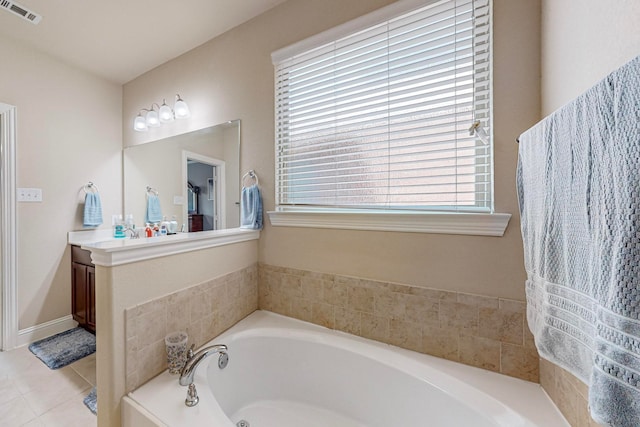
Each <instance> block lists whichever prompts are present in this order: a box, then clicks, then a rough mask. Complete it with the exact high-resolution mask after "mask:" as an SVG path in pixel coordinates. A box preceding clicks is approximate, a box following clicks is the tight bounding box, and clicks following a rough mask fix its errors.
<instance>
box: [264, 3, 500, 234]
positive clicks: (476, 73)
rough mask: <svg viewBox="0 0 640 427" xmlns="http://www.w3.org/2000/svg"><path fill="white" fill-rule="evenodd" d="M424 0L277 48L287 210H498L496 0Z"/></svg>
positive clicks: (279, 183) (281, 202)
mask: <svg viewBox="0 0 640 427" xmlns="http://www.w3.org/2000/svg"><path fill="white" fill-rule="evenodd" d="M411 3H412V4H414V5H415V3H416V2H415V1H413V2H411ZM420 3H421V6H420V8H418V9H415V7H414V9H413V10H411V11H409V12H407V11H406V7H407V6H404V7H405V11H403V12H402V13H401V14H399V13H398V5H402V4H405V5H406V4H407V2H403V1H401V2H398V4H395V3H394V4H393V5H392V7H389V8H386V9H383V10H382V11H379V12H378V13H374V14H372V15H371V16H369V15H368V16H367V17H363V18H362V19H360V20H359V21H357V22H354V23H348V24H346V26H343V27H339V28H338V29H334V30H330V31H329V32H327V33H323V34H322V35H320V36H318V37H316V38H315V40H314V38H312V39H310V40H307V41H303V42H301V43H299V44H297V45H294V46H291V47H289V48H285V49H282V50H281V51H278V52H275V53H274V54H273V61H274V65H275V71H276V77H275V80H276V81H275V86H276V87H275V90H276V106H275V107H276V108H275V109H276V201H277V205H278V209H280V210H286V209H292V208H294V209H295V208H302V209H304V210H314V209H321V210H324V211H326V210H327V209H330V210H332V211H338V212H339V211H343V212H353V211H354V209H356V210H366V211H372V212H434V211H435V212H482V213H491V212H492V211H493V198H492V193H493V167H492V146H491V137H490V135H491V84H490V81H491V70H490V64H491V61H490V44H491V43H490V41H491V34H490V31H491V22H490V9H491V7H490V0H443V1H436V2H429V3H428V4H427V5H426V6H425V2H420ZM400 7H402V6H400ZM385 14H386V15H389V14H393V17H388V16H386V17H384V18H383V19H381V15H385ZM372 21H374V22H375V23H374V24H372ZM362 22H365V23H366V25H363V24H362ZM336 34H338V35H337V36H336ZM505 225H506V224H505Z"/></svg>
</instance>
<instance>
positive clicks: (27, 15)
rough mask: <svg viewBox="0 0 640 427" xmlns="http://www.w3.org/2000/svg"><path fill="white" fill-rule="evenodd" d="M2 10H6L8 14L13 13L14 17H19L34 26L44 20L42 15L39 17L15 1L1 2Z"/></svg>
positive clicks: (6, 0)
mask: <svg viewBox="0 0 640 427" xmlns="http://www.w3.org/2000/svg"><path fill="white" fill-rule="evenodd" d="M0 9H5V10H6V11H7V12H11V13H13V14H14V15H18V16H19V17H21V18H22V19H25V20H27V21H29V22H31V23H32V24H37V23H39V22H40V20H41V19H42V15H38V14H37V13H35V12H32V11H30V10H29V9H27V8H26V7H24V6H22V5H21V4H19V3H16V2H15V1H13V0H11V1H10V0H0Z"/></svg>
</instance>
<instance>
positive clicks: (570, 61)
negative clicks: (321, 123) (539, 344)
mask: <svg viewBox="0 0 640 427" xmlns="http://www.w3.org/2000/svg"><path fill="white" fill-rule="evenodd" d="M638 17H640V2H637V1H618V0H586V1H585V0H564V1H557V0H543V1H542V23H541V25H542V55H541V69H542V87H541V97H542V115H543V116H546V115H548V114H550V113H552V112H553V111H555V110H556V109H558V108H560V107H562V106H563V105H564V104H566V103H568V102H570V101H571V100H573V99H574V98H576V97H577V96H579V95H580V94H582V93H583V92H584V91H586V90H587V89H589V88H590V87H591V86H593V85H594V84H595V83H597V82H598V81H599V80H601V79H602V78H604V77H605V76H606V75H607V74H609V73H610V72H611V71H613V70H615V69H616V68H618V67H620V66H621V65H623V64H624V63H626V62H628V61H629V60H631V59H632V58H634V57H635V56H637V55H638V54H640V32H639V31H638V25H637V24H638ZM540 377H541V378H540V382H541V384H542V386H543V388H544V389H545V390H546V391H547V393H548V394H549V396H550V397H551V398H552V400H553V401H554V402H555V403H556V404H557V405H558V407H559V408H560V410H561V411H562V413H563V414H564V415H565V417H566V418H567V420H568V421H569V422H570V423H571V425H572V426H596V425H597V424H596V423H595V422H594V421H593V420H592V419H591V417H590V416H589V413H588V408H587V400H588V399H587V387H586V386H585V385H584V384H582V383H581V382H580V381H579V380H578V379H576V378H575V377H573V376H572V375H571V374H569V373H568V372H566V371H564V370H563V369H561V368H559V367H558V366H556V365H554V364H552V363H549V362H546V361H544V360H542V361H541V364H540Z"/></svg>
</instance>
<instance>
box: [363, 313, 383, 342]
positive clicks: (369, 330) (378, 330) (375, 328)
mask: <svg viewBox="0 0 640 427" xmlns="http://www.w3.org/2000/svg"><path fill="white" fill-rule="evenodd" d="M361 321H362V325H361V330H360V331H361V333H362V336H363V337H365V338H369V339H372V340H376V341H382V342H386V343H388V342H389V318H387V317H382V316H376V315H374V314H369V313H362V317H361Z"/></svg>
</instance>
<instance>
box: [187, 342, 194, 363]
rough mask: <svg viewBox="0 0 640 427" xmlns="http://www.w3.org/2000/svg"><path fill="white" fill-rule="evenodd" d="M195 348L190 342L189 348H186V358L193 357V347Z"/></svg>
mask: <svg viewBox="0 0 640 427" xmlns="http://www.w3.org/2000/svg"><path fill="white" fill-rule="evenodd" d="M194 348H196V345H195V344H191V347H190V348H189V350H187V360H190V359H192V358H193V349H194Z"/></svg>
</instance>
